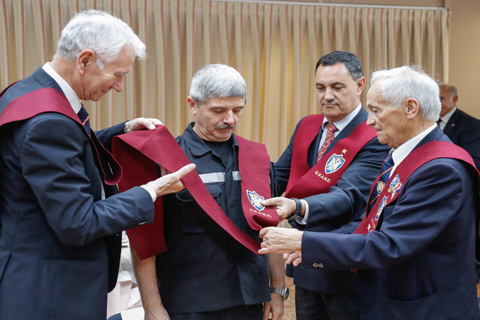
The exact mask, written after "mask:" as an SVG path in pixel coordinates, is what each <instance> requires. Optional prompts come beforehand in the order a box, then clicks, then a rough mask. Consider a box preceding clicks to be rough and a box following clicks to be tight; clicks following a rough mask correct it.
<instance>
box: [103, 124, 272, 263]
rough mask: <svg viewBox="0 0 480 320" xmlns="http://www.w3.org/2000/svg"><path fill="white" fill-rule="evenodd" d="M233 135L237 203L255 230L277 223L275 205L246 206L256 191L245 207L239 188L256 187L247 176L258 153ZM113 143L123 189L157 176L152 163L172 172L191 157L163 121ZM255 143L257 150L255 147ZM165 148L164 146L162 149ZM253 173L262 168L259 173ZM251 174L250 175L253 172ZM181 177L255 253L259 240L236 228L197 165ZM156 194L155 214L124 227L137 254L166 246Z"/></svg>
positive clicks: (145, 255) (215, 217)
mask: <svg viewBox="0 0 480 320" xmlns="http://www.w3.org/2000/svg"><path fill="white" fill-rule="evenodd" d="M237 138H238V137H237ZM237 140H238V143H239V150H240V151H239V166H240V174H241V175H242V204H243V208H244V213H245V216H246V218H247V221H248V223H249V225H250V226H251V227H252V228H253V229H255V230H259V229H260V228H262V227H264V226H272V225H277V224H278V215H277V213H276V211H275V209H273V208H265V209H262V210H259V209H257V210H250V208H251V207H252V206H254V203H255V204H258V202H259V200H258V199H257V198H255V195H253V198H252V200H250V201H249V205H250V208H249V209H248V210H246V207H245V206H246V205H247V203H246V201H244V199H243V198H244V195H243V194H246V193H247V191H246V190H247V188H249V186H252V185H254V186H255V188H258V187H257V186H256V185H255V183H252V184H250V183H249V182H248V181H250V178H251V177H255V176H256V175H257V170H255V167H257V166H256V162H257V158H256V155H255V154H254V153H251V152H250V153H249V152H248V148H247V147H245V144H247V143H248V146H249V147H250V146H251V143H250V142H249V141H247V140H245V139H237ZM242 146H243V147H242ZM112 147H113V150H114V154H115V156H116V157H117V158H118V159H120V163H121V165H122V167H123V168H124V169H125V173H124V179H122V181H121V182H120V184H119V188H120V190H126V189H128V188H131V187H133V186H138V185H141V184H145V183H147V182H149V181H152V180H155V179H156V178H158V176H157V170H156V164H155V163H158V164H159V165H161V166H162V167H164V168H166V169H167V170H169V171H171V172H174V171H177V170H179V169H180V168H182V167H183V166H185V165H187V164H189V163H190V160H189V159H188V158H187V156H186V155H185V153H184V152H183V150H182V149H181V148H180V146H179V145H178V143H177V142H176V140H175V139H174V138H173V136H172V135H171V134H170V132H169V131H168V130H167V128H165V127H164V126H158V127H157V129H156V130H155V131H153V132H152V131H149V130H145V131H135V132H131V133H128V134H124V135H122V136H118V137H115V138H114V139H113V142H112ZM257 147H258V146H257ZM254 149H255V150H257V151H258V148H254ZM165 150H167V151H166V152H162V151H165ZM242 153H244V156H242ZM250 156H252V157H255V166H254V165H253V161H252V157H250ZM267 156H268V155H267ZM262 162H263V161H262ZM267 163H268V165H269V161H267ZM260 167H261V166H260ZM242 168H243V169H242ZM262 168H263V170H262V171H263V172H265V169H264V167H262ZM249 169H251V170H249ZM258 175H262V174H261V173H258ZM257 179H260V180H258V181H257V182H258V183H259V184H262V182H267V186H268V180H267V181H265V179H264V178H261V177H258V178H257ZM262 179H263V180H262ZM267 179H268V171H267ZM253 180H255V178H254V179H253ZM182 182H183V184H184V185H185V187H186V188H187V189H188V190H189V191H190V193H191V194H192V196H193V197H194V198H195V201H196V202H197V203H198V204H199V205H200V207H202V209H203V210H204V211H205V212H206V213H207V214H208V215H209V216H210V217H211V218H212V219H213V220H214V221H215V222H216V223H217V224H218V225H219V226H220V227H222V228H223V229H224V230H225V231H227V232H228V233H229V234H230V235H231V236H232V237H233V238H235V239H236V240H237V241H238V242H240V243H241V244H243V245H244V246H245V247H247V248H248V249H250V250H251V251H253V252H255V253H257V251H258V250H259V249H260V245H259V243H258V242H257V241H256V240H254V239H252V238H251V237H249V236H248V235H247V234H245V233H244V232H243V231H241V230H240V229H239V228H238V227H237V226H236V225H235V224H234V223H233V222H232V221H231V220H230V219H229V218H228V217H227V215H226V214H225V213H224V212H223V210H222V209H221V208H220V207H219V205H218V204H217V202H216V201H215V200H214V199H213V197H212V196H211V195H210V193H209V192H208V189H207V187H206V186H205V184H204V183H203V182H202V180H201V178H200V176H199V175H198V173H197V172H196V171H192V172H191V173H189V174H187V175H186V176H185V177H183V178H182ZM255 188H251V189H252V190H250V189H248V190H249V191H255V190H260V189H255ZM267 188H268V187H267ZM244 189H245V190H244ZM264 189H265V187H262V189H261V191H260V192H265V190H264ZM268 194H270V191H268ZM257 195H258V194H257ZM247 197H248V196H247ZM160 200H161V199H158V200H157V201H156V202H155V219H154V222H153V223H152V224H149V225H144V226H140V227H137V228H134V229H131V230H129V231H127V233H128V235H129V238H130V241H131V244H132V246H133V248H134V249H135V251H136V252H137V254H138V256H139V258H140V259H145V258H148V257H151V256H154V255H157V254H159V253H162V252H164V251H166V250H167V248H166V244H165V237H164V234H163V208H162V203H161V201H160ZM254 207H255V206H254ZM257 211H258V212H257ZM262 212H263V213H262ZM253 216H255V217H253Z"/></svg>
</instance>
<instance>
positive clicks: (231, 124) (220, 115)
mask: <svg viewBox="0 0 480 320" xmlns="http://www.w3.org/2000/svg"><path fill="white" fill-rule="evenodd" d="M187 101H188V104H189V106H190V110H191V112H192V114H193V115H194V116H195V127H194V128H193V129H194V130H195V132H196V133H197V134H198V136H199V137H200V138H202V139H204V140H207V141H213V142H223V141H227V140H228V139H230V137H231V136H232V134H233V131H234V130H235V127H236V126H237V124H238V123H239V122H240V118H241V117H242V113H243V108H244V107H245V100H244V99H243V97H233V98H212V99H210V100H209V101H208V102H206V103H204V104H202V105H197V104H196V103H195V101H194V100H193V99H192V98H191V97H188V98H187Z"/></svg>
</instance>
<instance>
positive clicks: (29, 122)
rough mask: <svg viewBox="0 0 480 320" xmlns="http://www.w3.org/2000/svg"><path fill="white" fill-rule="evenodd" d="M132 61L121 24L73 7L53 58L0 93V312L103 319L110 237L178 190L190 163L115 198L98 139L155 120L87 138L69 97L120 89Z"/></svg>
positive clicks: (135, 42) (133, 40) (6, 316)
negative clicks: (78, 11)
mask: <svg viewBox="0 0 480 320" xmlns="http://www.w3.org/2000/svg"><path fill="white" fill-rule="evenodd" d="M135 57H139V58H144V57H145V45H144V44H143V43H142V42H141V41H140V39H139V38H138V37H137V36H136V35H135V34H134V32H133V31H132V29H131V28H130V27H129V26H127V25H126V24H125V23H124V22H123V21H121V20H120V19H117V18H115V17H113V16H111V15H109V14H107V13H105V12H101V11H95V10H90V11H85V12H81V13H78V14H76V15H75V16H74V17H73V18H72V19H71V20H70V21H69V22H68V24H67V25H66V26H65V28H64V29H63V31H62V34H61V37H60V40H59V42H58V47H57V52H56V54H55V56H54V58H53V60H52V62H50V63H46V64H45V65H43V66H41V67H40V68H38V69H37V70H36V71H35V72H34V73H33V74H32V75H30V76H29V77H27V78H25V79H24V80H21V81H19V82H18V83H16V84H13V85H12V86H10V87H9V88H8V89H6V90H5V91H4V92H3V95H2V96H1V98H0V123H1V127H0V172H1V177H0V225H1V231H0V319H2V320H18V319H40V320H41V319H69V320H77V319H78V320H85V319H105V318H106V305H107V292H108V290H109V289H110V290H111V289H112V288H113V286H114V285H115V281H116V276H117V274H118V263H119V258H120V249H121V238H120V236H119V233H120V232H121V231H122V230H125V229H128V228H133V227H136V226H138V225H140V224H144V223H150V222H152V221H153V218H154V205H153V202H154V201H155V199H156V197H158V196H162V195H164V194H167V193H172V192H178V191H180V190H182V189H183V188H184V186H183V184H182V183H181V182H180V178H182V177H183V176H184V175H185V174H187V173H188V172H190V171H191V170H193V168H194V165H189V166H188V167H184V168H182V169H181V170H179V171H178V172H175V173H173V174H170V175H167V176H164V177H162V178H160V179H158V180H155V181H151V182H149V183H147V184H146V185H144V186H142V187H136V188H133V189H131V190H128V191H126V192H123V193H120V194H115V193H117V192H116V187H115V183H116V178H115V175H112V174H110V169H109V166H110V165H112V166H113V167H114V161H113V160H112V159H113V158H110V156H111V155H109V154H108V153H107V152H106V151H101V150H100V149H102V148H103V147H102V144H103V146H105V147H106V148H107V149H109V148H110V145H111V141H112V138H113V137H114V136H115V135H120V134H122V133H124V132H128V131H133V130H142V129H155V126H156V125H158V124H160V121H159V120H157V119H144V118H138V119H135V120H131V121H127V122H125V123H121V124H119V125H116V126H113V127H111V128H108V129H105V130H101V131H98V132H97V133H96V134H97V136H98V140H99V141H100V142H101V143H97V142H94V141H96V139H95V136H94V134H93V132H92V138H91V139H90V135H89V132H90V126H89V119H88V113H87V112H86V110H85V109H84V108H83V107H82V104H81V102H80V100H91V101H98V100H99V99H100V98H101V97H102V96H103V95H104V94H105V93H107V92H108V91H110V90H111V89H114V90H115V91H118V92H120V91H122V89H123V78H124V77H125V75H126V74H127V73H128V72H129V71H130V70H131V69H132V65H133V62H134V60H135ZM77 113H78V115H77ZM80 118H81V120H80ZM92 141H93V142H92ZM93 143H95V146H94V145H92V144H93ZM95 148H96V149H98V154H97V152H95V150H96V149H95ZM97 156H99V158H97ZM107 162H108V163H107ZM102 169H103V171H105V179H102V175H101V171H102ZM125 169H126V170H128V168H125ZM102 180H104V181H105V182H108V183H109V184H106V183H104V181H102ZM117 180H118V179H117ZM105 197H108V198H107V199H104V198H105ZM109 274H110V276H109Z"/></svg>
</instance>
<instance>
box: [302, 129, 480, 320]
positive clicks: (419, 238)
mask: <svg viewBox="0 0 480 320" xmlns="http://www.w3.org/2000/svg"><path fill="white" fill-rule="evenodd" d="M435 140H440V141H450V140H449V139H448V137H446V136H445V135H444V134H443V133H442V131H441V130H440V128H436V129H434V130H433V131H432V132H430V133H429V134H428V135H427V136H426V137H425V138H424V139H423V140H422V141H421V142H420V143H419V146H420V145H422V144H425V143H427V142H430V141H435ZM477 180H478V179H477V178H476V173H475V172H473V169H472V168H471V167H470V166H468V165H467V164H465V163H464V162H462V161H458V160H454V159H446V158H443V159H435V160H432V161H430V162H428V163H426V164H425V165H423V166H421V167H420V168H419V169H417V170H416V171H415V172H414V173H413V174H412V175H411V176H410V177H409V178H408V180H407V181H404V182H403V183H404V186H403V188H402V189H401V191H400V195H399V196H398V198H397V199H396V201H394V202H392V203H391V204H389V205H388V206H387V207H385V209H384V211H383V220H382V222H381V225H380V228H379V229H377V230H376V231H373V232H370V233H369V234H368V235H364V234H337V233H332V232H330V233H322V234H318V233H315V232H305V233H304V235H303V239H302V258H303V262H302V263H301V264H302V265H304V266H305V267H309V268H312V269H320V268H323V269H334V270H338V269H339V270H350V269H357V270H358V276H359V279H360V287H361V292H360V298H361V306H360V316H361V319H365V320H366V319H368V320H377V319H378V320H386V319H388V320H405V319H408V320H417V319H418V320H439V319H458V320H460V319H463V320H465V319H469V320H473V319H480V310H479V308H478V305H477V295H476V292H477V291H476V286H475V283H476V275H475V260H474V259H475V236H476V232H477V226H476V223H475V215H476V212H477V210H478V183H477Z"/></svg>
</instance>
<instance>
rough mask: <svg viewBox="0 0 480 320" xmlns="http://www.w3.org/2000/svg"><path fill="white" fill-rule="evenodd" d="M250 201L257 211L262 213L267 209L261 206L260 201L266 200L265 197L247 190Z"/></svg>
mask: <svg viewBox="0 0 480 320" xmlns="http://www.w3.org/2000/svg"><path fill="white" fill-rule="evenodd" d="M247 196H248V201H250V203H251V204H252V206H253V207H254V208H255V209H257V210H258V211H262V210H263V209H265V206H263V205H262V204H260V201H263V200H265V198H264V197H262V196H261V195H259V194H258V193H257V192H256V191H248V190H247Z"/></svg>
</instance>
